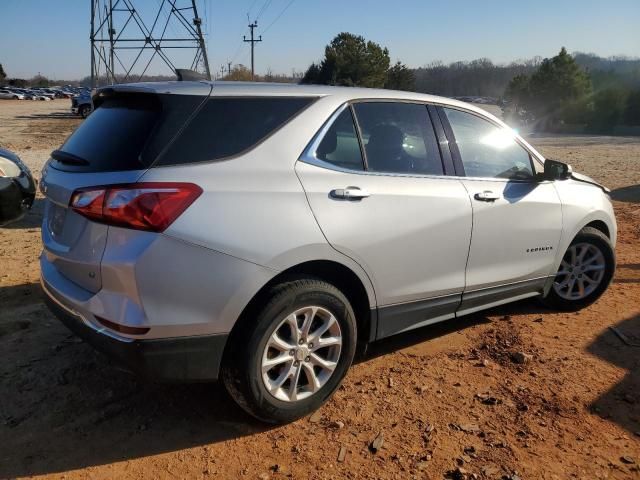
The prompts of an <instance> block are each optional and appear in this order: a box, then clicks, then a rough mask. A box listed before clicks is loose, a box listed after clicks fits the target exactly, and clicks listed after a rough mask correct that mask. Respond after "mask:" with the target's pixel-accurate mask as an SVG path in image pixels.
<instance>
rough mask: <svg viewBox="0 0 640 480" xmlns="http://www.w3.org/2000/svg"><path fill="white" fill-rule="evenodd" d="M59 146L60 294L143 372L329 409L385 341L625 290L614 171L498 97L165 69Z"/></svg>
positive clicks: (264, 404)
mask: <svg viewBox="0 0 640 480" xmlns="http://www.w3.org/2000/svg"><path fill="white" fill-rule="evenodd" d="M93 103H94V107H95V111H94V112H93V113H92V114H91V116H90V117H89V118H87V120H85V121H84V122H83V123H82V124H81V125H80V126H79V127H78V129H77V130H76V131H75V132H74V133H73V134H72V135H71V136H70V137H69V138H68V139H67V140H66V141H65V143H64V144H63V145H62V146H61V147H60V148H59V150H55V151H54V152H52V154H51V158H50V159H49V160H48V162H47V164H46V166H45V168H44V170H43V174H42V182H41V187H40V188H41V191H42V193H43V194H44V195H45V197H46V207H45V215H44V221H43V226H42V239H43V243H44V251H43V253H42V255H41V258H40V266H41V275H42V277H41V278H42V286H43V289H44V291H45V293H46V298H47V303H48V305H49V307H50V308H51V310H52V311H53V312H54V313H55V314H56V315H57V316H58V317H59V318H60V319H61V321H62V322H64V324H65V325H67V326H68V327H69V328H70V329H71V330H73V331H74V332H76V333H77V334H78V335H79V336H81V337H82V338H84V339H85V340H86V341H88V342H89V343H91V344H93V345H94V346H95V347H96V348H97V349H99V350H101V351H103V352H105V353H107V354H108V355H110V356H111V357H113V358H114V359H115V360H116V361H117V362H119V363H122V364H124V365H126V366H127V367H128V368H129V369H130V370H133V371H134V372H137V373H138V374H140V375H142V376H145V377H149V378H154V379H161V380H169V381H178V380H181V381H184V380H190V381H205V380H215V379H218V378H220V379H221V380H222V381H223V383H224V385H225V386H226V388H227V390H228V391H229V393H230V395H231V396H232V397H233V398H234V399H235V400H236V401H237V403H238V404H239V405H240V406H241V407H242V408H244V409H245V410H246V411H247V412H249V413H250V414H252V415H254V416H255V417H257V418H259V419H261V420H263V421H267V422H288V421H291V420H293V419H295V418H298V417H300V416H303V415H305V414H307V413H309V412H311V411H313V410H314V409H316V408H318V407H319V406H320V405H321V404H322V403H323V402H325V401H326V400H327V399H328V398H329V397H330V396H331V395H332V393H333V392H334V391H335V390H336V389H337V388H338V386H339V385H340V382H341V381H342V379H343V378H344V376H345V374H346V372H347V369H348V368H349V366H350V365H351V363H352V360H353V358H354V355H355V354H356V352H357V351H359V349H360V348H362V347H363V346H366V345H367V344H368V343H370V342H373V341H376V340H379V339H382V338H385V337H388V336H390V335H394V334H396V333H400V332H406V331H408V330H411V329H414V328H418V327H422V326H425V325H429V324H432V323H435V322H440V321H442V320H447V319H457V318H458V317H461V316H463V315H466V314H469V313H472V312H476V311H479V310H483V309H486V308H489V307H493V306H495V305H500V304H504V303H507V302H512V301H516V300H520V299H524V298H527V297H540V298H541V299H542V301H543V302H545V303H546V304H548V305H550V306H551V307H552V308H555V309H563V310H577V309H580V308H583V307H585V306H587V305H589V304H591V303H592V302H594V301H595V300H596V299H597V298H598V297H599V296H600V295H601V294H602V293H603V292H604V290H605V289H606V288H607V286H608V284H609V282H610V280H611V278H612V276H613V273H614V269H615V256H614V246H615V242H616V222H615V218H614V214H613V210H612V206H611V203H610V201H609V197H608V195H607V189H606V188H605V187H602V186H600V185H598V184H597V183H596V182H594V181H593V180H591V179H590V178H588V177H585V176H583V175H580V174H578V173H575V172H573V171H572V170H571V168H570V166H569V165H566V164H564V163H561V162H558V161H554V160H545V159H544V158H543V157H542V155H540V154H539V153H538V152H536V150H535V149H533V148H532V147H531V146H530V145H529V144H528V143H527V142H526V141H524V140H523V139H522V138H521V137H520V136H519V135H517V134H516V133H515V132H514V131H513V130H511V129H510V128H508V127H507V126H506V125H505V124H504V123H502V122H501V121H500V120H498V119H497V118H495V117H493V116H492V115H490V114H488V113H487V112H485V111H483V110H481V109H479V108H476V107H474V106H471V105H469V104H466V103H462V102H459V101H455V100H451V99H446V98H440V97H434V96H430V95H422V94H418V93H410V92H395V91H389V90H373V89H360V88H347V87H324V86H300V85H280V84H251V83H234V82H217V83H211V82H168V83H148V84H145V83H141V84H130V85H117V86H112V87H107V88H103V89H101V90H99V91H98V92H97V93H96V94H95V95H94V98H93Z"/></svg>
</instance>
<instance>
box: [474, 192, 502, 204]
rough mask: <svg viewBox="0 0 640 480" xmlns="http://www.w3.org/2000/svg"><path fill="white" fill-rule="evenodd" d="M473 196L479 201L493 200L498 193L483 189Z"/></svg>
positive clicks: (496, 197) (497, 197)
mask: <svg viewBox="0 0 640 480" xmlns="http://www.w3.org/2000/svg"><path fill="white" fill-rule="evenodd" d="M473 198H475V199H476V200H480V201H481V202H495V201H496V200H498V199H499V198H500V195H498V194H497V193H493V192H492V191H491V190H485V191H484V192H478V193H476V194H475V195H474V196H473Z"/></svg>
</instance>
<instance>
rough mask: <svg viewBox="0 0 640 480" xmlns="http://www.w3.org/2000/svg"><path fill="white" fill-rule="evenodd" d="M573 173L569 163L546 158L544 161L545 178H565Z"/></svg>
mask: <svg viewBox="0 0 640 480" xmlns="http://www.w3.org/2000/svg"><path fill="white" fill-rule="evenodd" d="M571 173H573V169H572V168H571V165H569V164H567V163H562V162H559V161H558V160H551V159H549V158H548V159H546V160H545V161H544V174H543V177H544V179H545V180H566V179H567V178H569V177H570V176H571Z"/></svg>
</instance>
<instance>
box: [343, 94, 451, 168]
mask: <svg viewBox="0 0 640 480" xmlns="http://www.w3.org/2000/svg"><path fill="white" fill-rule="evenodd" d="M354 110H355V114H356V118H357V120H358V125H359V126H360V131H361V133H362V143H363V144H364V149H365V153H366V160H367V169H368V170H369V171H372V172H389V173H408V174H418V175H443V173H444V172H443V167H442V160H441V158H440V148H439V147H438V141H437V139H436V135H435V132H434V130H433V125H432V124H431V120H430V118H429V112H428V111H427V107H426V105H422V104H417V103H403V102H362V103H356V104H354Z"/></svg>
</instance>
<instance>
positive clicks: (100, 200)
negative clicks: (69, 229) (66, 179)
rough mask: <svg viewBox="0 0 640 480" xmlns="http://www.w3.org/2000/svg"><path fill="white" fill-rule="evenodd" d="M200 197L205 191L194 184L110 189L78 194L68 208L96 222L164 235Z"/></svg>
mask: <svg viewBox="0 0 640 480" xmlns="http://www.w3.org/2000/svg"><path fill="white" fill-rule="evenodd" d="M201 193H202V189H201V188H200V187H199V186H197V185H194V184H193V183H164V182H162V183H160V182H146V183H144V182H143V183H133V184H129V185H109V186H103V187H92V188H82V189H80V190H76V191H75V192H73V195H72V196H71V202H70V203H69V205H70V206H71V208H72V209H73V210H74V211H76V212H77V213H79V214H80V215H83V216H85V217H87V218H89V219H91V220H94V221H96V222H100V223H106V224H108V225H116V226H119V227H124V228H133V229H136V230H149V231H152V232H162V231H164V230H166V228H167V227H168V226H169V225H171V224H172V223H173V222H174V220H175V219H176V218H178V217H179V216H180V215H181V214H182V212H184V211H185V210H186V209H187V208H188V207H189V205H191V204H192V203H193V202H194V201H195V199H196V198H198V197H199V196H200V194H201Z"/></svg>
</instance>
